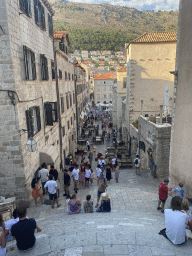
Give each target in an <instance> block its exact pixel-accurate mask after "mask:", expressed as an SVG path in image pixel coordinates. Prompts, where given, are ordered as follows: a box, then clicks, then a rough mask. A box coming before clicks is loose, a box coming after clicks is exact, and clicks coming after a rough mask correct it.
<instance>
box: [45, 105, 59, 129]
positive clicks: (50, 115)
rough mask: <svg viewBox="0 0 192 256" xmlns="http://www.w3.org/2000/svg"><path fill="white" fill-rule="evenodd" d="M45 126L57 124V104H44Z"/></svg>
mask: <svg viewBox="0 0 192 256" xmlns="http://www.w3.org/2000/svg"><path fill="white" fill-rule="evenodd" d="M44 110H45V125H53V122H57V102H47V103H45V104H44Z"/></svg>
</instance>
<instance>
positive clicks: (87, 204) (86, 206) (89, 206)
mask: <svg viewBox="0 0 192 256" xmlns="http://www.w3.org/2000/svg"><path fill="white" fill-rule="evenodd" d="M86 200H87V201H86V202H84V207H83V208H84V212H85V213H92V212H93V201H91V195H87V196H86Z"/></svg>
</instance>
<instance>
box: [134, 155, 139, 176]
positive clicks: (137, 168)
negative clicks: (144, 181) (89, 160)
mask: <svg viewBox="0 0 192 256" xmlns="http://www.w3.org/2000/svg"><path fill="white" fill-rule="evenodd" d="M134 164H135V172H136V175H138V176H140V159H139V155H136V157H135V159H134Z"/></svg>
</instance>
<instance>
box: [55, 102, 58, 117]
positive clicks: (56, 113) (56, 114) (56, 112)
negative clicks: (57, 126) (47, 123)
mask: <svg viewBox="0 0 192 256" xmlns="http://www.w3.org/2000/svg"><path fill="white" fill-rule="evenodd" d="M57 109H58V108H57V102H54V110H55V121H54V122H57V119H58V111H57Z"/></svg>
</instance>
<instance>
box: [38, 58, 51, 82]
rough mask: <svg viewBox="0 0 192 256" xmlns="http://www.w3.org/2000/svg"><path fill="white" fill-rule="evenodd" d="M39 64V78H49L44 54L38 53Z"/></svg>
mask: <svg viewBox="0 0 192 256" xmlns="http://www.w3.org/2000/svg"><path fill="white" fill-rule="evenodd" d="M40 63H41V64H40V65H41V79H42V80H49V74H48V64H47V58H46V57H45V55H44V54H41V55H40Z"/></svg>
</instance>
